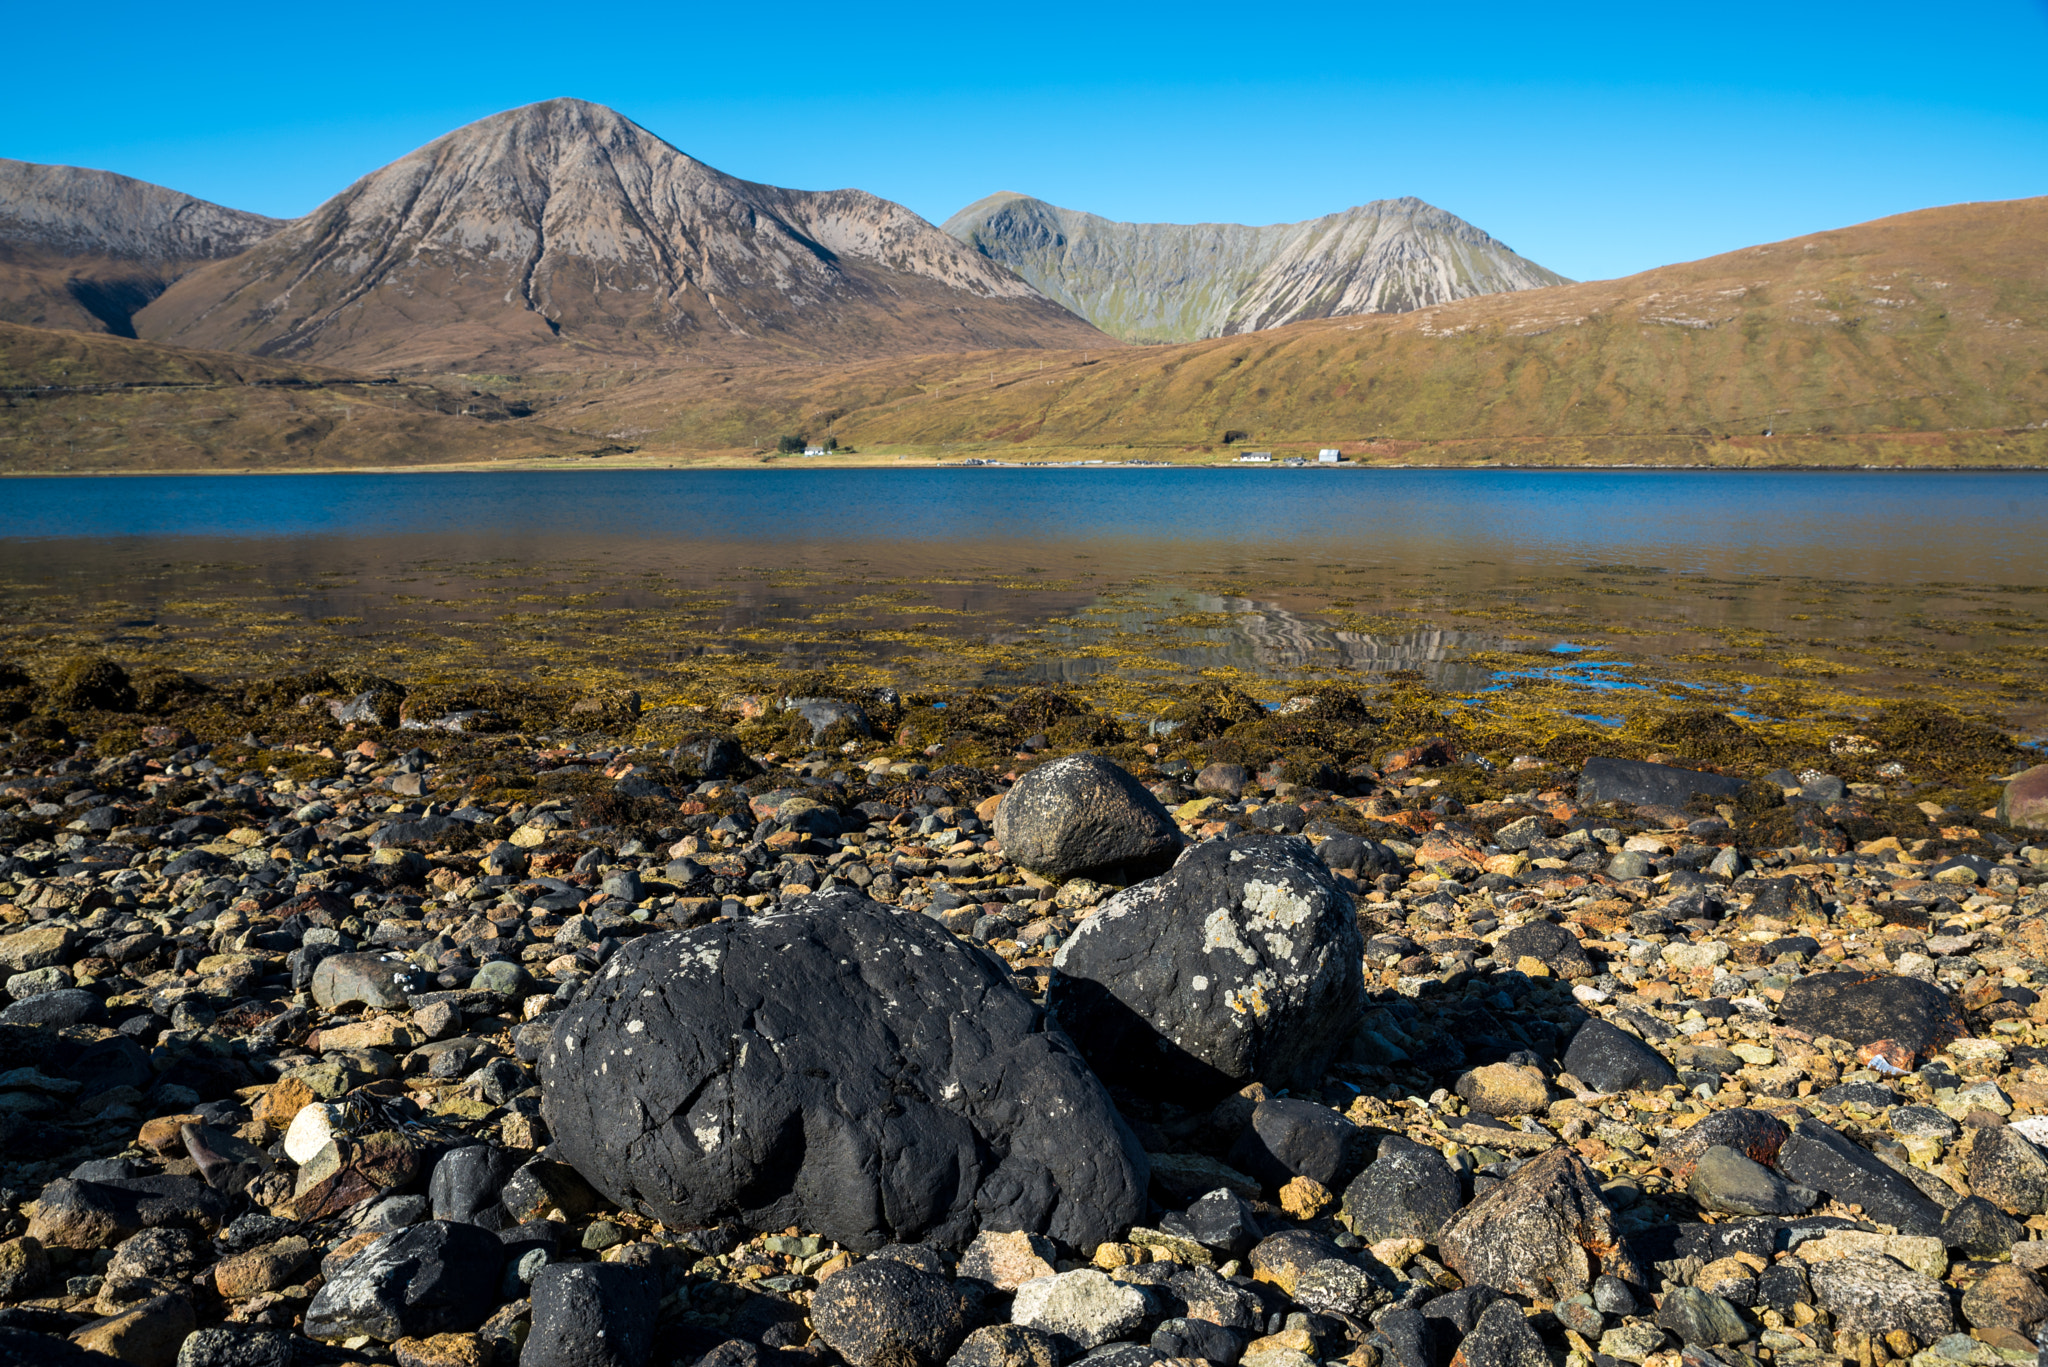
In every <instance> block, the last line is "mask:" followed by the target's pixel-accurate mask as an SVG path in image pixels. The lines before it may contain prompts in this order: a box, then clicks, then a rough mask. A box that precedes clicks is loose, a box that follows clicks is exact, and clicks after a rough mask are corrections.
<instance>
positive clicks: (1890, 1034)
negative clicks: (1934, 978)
mask: <svg viewBox="0 0 2048 1367" xmlns="http://www.w3.org/2000/svg"><path fill="white" fill-rule="evenodd" d="M1778 1014H1779V1016H1780V1017H1781V1018H1782V1019H1783V1020H1784V1022H1785V1024H1787V1025H1789V1026H1791V1027H1792V1028H1793V1029H1795V1030H1804V1031H1805V1032H1806V1033H1807V1034H1809V1035H1816V1036H1818V1035H1833V1036H1834V1037H1835V1038H1836V1039H1840V1040H1847V1041H1848V1042H1849V1043H1851V1044H1855V1045H1866V1044H1876V1043H1879V1042H1880V1041H1890V1043H1891V1044H1893V1045H1895V1046H1897V1047H1896V1049H1887V1050H1885V1051H1884V1053H1885V1058H1886V1061H1887V1062H1888V1063H1889V1064H1890V1066H1891V1067H1893V1068H1894V1069H1897V1070H1907V1069H1911V1068H1913V1067H1915V1066H1916V1065H1918V1064H1919V1063H1921V1062H1923V1061H1925V1060H1926V1059H1928V1058H1931V1057H1932V1056H1933V1055H1935V1054H1936V1053H1939V1052H1940V1050H1941V1048H1942V1046H1943V1045H1945V1044H1948V1043H1951V1042H1952V1041H1954V1040H1958V1039H1961V1038H1962V1037H1963V1036H1964V1035H1966V1034H1968V1033H1969V1031H1968V1030H1966V1029H1965V1028H1964V1026H1963V1013H1962V1012H1961V1011H1960V1010H1959V1009H1957V1007H1956V1004H1955V1002H1954V1001H1952V1000H1950V998H1949V995H1948V994H1947V993H1946V992H1943V991H1942V990H1941V989H1940V988H1938V987H1936V986H1935V985H1934V984H1933V983H1924V982H1921V981H1920V980H1919V979H1918V978H1902V977H1896V976H1894V975H1892V974H1889V973H1814V974H1810V975H1808V976H1807V977H1804V978H1801V979H1800V980H1799V981H1797V982H1795V983H1793V984H1792V985H1791V986H1790V987H1788V988H1786V989H1785V1000H1784V1002H1783V1003H1782V1004H1781V1005H1780V1006H1779V1008H1778Z"/></svg>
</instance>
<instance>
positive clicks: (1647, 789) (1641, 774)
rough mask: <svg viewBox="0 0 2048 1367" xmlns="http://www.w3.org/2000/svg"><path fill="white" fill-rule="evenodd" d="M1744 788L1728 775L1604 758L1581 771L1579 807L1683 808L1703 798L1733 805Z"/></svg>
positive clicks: (1591, 762)
mask: <svg viewBox="0 0 2048 1367" xmlns="http://www.w3.org/2000/svg"><path fill="white" fill-rule="evenodd" d="M1744 786H1745V784H1744V782H1743V780H1741V779H1739V778H1734V777H1731V776H1730V775H1727V774H1703V773H1701V772H1699V771H1698V770H1696V769H1680V768H1677V767H1676V766H1674V765H1669V764H1650V763H1648V762H1646V761H1644V760H1639V759H1609V758H1607V757H1606V756H1604V755H1603V756H1600V757H1598V758H1595V759H1589V760H1587V761H1586V767H1585V768H1584V769H1581V770H1580V771H1579V804H1580V805H1581V806H1585V807H1591V806H1596V805H1598V804H1599V803H1602V802H1626V803H1630V804H1631V805H1633V806H1637V807H1643V806H1658V807H1678V808H1683V807H1684V806H1685V804H1686V803H1688V802H1690V801H1691V800H1692V799H1693V798H1695V797H1702V796H1704V797H1711V798H1716V799H1719V800H1723V801H1730V802H1732V801H1733V800H1734V799H1735V798H1736V797H1737V795H1739V794H1740V793H1741V792H1742V790H1743V788H1744Z"/></svg>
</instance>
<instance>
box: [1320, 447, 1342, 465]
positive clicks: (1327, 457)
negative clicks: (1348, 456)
mask: <svg viewBox="0 0 2048 1367" xmlns="http://www.w3.org/2000/svg"><path fill="white" fill-rule="evenodd" d="M1343 460H1344V453H1343V452H1342V451H1339V450H1338V449H1337V448H1336V447H1334V446H1325V447H1324V448H1323V449H1322V450H1320V451H1318V452H1316V461H1317V463H1319V464H1322V465H1339V464H1342V463H1343Z"/></svg>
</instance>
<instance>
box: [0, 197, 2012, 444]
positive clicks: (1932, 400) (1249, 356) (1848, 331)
mask: <svg viewBox="0 0 2048 1367" xmlns="http://www.w3.org/2000/svg"><path fill="white" fill-rule="evenodd" d="M2043 240H2048V200H2023V201H2016V202H2012V203H2003V204H1970V205H1957V206H1953V207H1950V208H1943V209H1930V210H1925V211H1922V212H1919V213H1913V214H1904V215H1900V216H1898V217H1896V218H1890V219H1884V220H1880V221H1878V222H1875V223H1868V224H1863V225H1860V226H1857V227H1853V228H1845V229H1841V230H1839V231H1834V232H1827V233H1819V234H1815V235H1813V236H1810V237H1805V238H1798V239H1794V240H1792V241H1790V242H1783V243H1775V244H1771V245H1769V246H1764V247H1757V248H1751V249H1748V250H1745V251H1740V252H1732V253H1729V254H1727V255H1725V256H1720V257H1714V258H1711V259H1708V260H1705V261H1699V262H1692V263H1688V264H1684V265H1678V266H1669V267H1664V268H1660V269H1658V270H1655V271H1649V272H1646V273H1644V274H1642V275H1638V276H1634V277H1631V278H1629V279H1625V280H1614V281H1601V282H1594V283H1589V284H1580V285H1571V286H1566V287H1561V288H1556V289H1548V290H1534V291H1528V292H1523V293H1518V294H1503V295H1494V296H1488V297H1484V298H1476V299H1467V300H1461V301H1459V302H1456V303H1452V304H1445V305H1441V306H1437V307H1434V308H1430V309H1425V310H1421V311H1419V312H1416V313H1410V314H1403V315H1393V316H1371V317H1356V318H1347V319H1330V320H1320V321H1314V322H1303V323H1296V324H1293V325H1290V326H1288V327H1286V328H1281V329H1277V330H1274V331H1271V332H1264V333H1257V334H1250V335H1245V336H1236V337H1226V338H1219V339H1215V340H1211V341H1205V342H1198V343H1192V344H1188V345H1183V346H1172V347H1164V346H1162V347H1147V348H1121V347H1110V348H1107V349H1103V348H1096V347H1090V348H1089V349H1087V350H1085V351H1080V350H1065V351H1054V350H1044V349H1034V350H1010V351H992V352H980V353H971V354H955V355H924V356H899V357H892V358H884V359H878V360H871V361H865V362H859V363H854V364H845V365H837V366H830V367H826V366H820V365H818V364H815V363H811V364H799V363H782V364H753V365H738V364H710V363H700V364H684V365H668V366H662V365H660V364H659V363H648V362H642V363H639V364H637V365H636V364H632V363H630V362H629V363H626V364H612V365H609V366H606V365H603V364H602V358H594V359H593V361H592V365H591V368H590V369H589V370H587V371H585V372H583V373H580V374H578V373H571V372H542V371H529V372H527V373H526V374H525V375H524V377H523V378H514V377H508V376H503V375H500V376H496V377H493V378H490V379H484V378H476V379H473V380H470V381H466V382H462V383H458V382H457V381H455V380H454V379H452V378H449V377H445V376H444V377H442V378H440V379H438V380H436V382H435V385H415V386H411V387H396V388H381V387H371V386H366V385H365V386H358V387H357V390H354V391H351V392H352V393H359V394H360V396H361V402H362V403H363V404H364V405H368V406H369V407H373V408H376V409H377V410H378V411H379V413H380V414H382V415H383V416H379V417H378V418H377V419H376V421H375V422H368V423H366V422H362V421H357V422H355V424H354V425H348V424H337V425H334V426H332V427H330V428H325V429H320V430H318V431H317V432H315V433H314V434H313V435H312V436H310V437H306V436H301V437H299V438H297V439H296V440H297V441H298V442H299V445H297V446H276V447H273V446H269V445H266V443H267V442H270V441H271V440H272V438H273V436H275V435H277V434H282V433H287V432H304V431H307V430H308V429H306V428H304V427H301V426H294V424H295V423H299V422H301V420H302V415H301V416H299V417H295V416H293V415H294V413H295V412H297V410H296V409H294V408H292V407H291V406H289V405H286V404H285V403H284V402H283V400H282V399H279V398H277V397H276V395H277V391H275V390H274V389H266V388H264V387H263V386H261V385H260V384H256V383H248V382H245V381H254V380H259V379H263V378H270V377H272V376H274V375H294V374H296V375H302V376H305V377H311V378H317V377H328V378H333V377H337V376H345V375H346V372H332V371H325V370H321V369H320V368H318V367H307V366H294V365H290V364H281V363H279V362H277V361H275V360H272V361H256V360H253V359H251V358H247V357H234V356H226V355H222V354H219V353H195V352H189V351H185V350H182V349H179V348H171V347H153V346H149V345H146V344H140V343H134V342H120V341H117V340H115V339H112V338H104V337H102V338H85V337H79V336H76V335H72V336H70V337H69V338H68V340H67V339H66V337H65V335H64V334H56V333H27V332H26V331H25V330H21V329H14V330H12V331H11V332H8V333H6V334H5V338H7V339H11V340H6V341H5V343H4V344H0V380H4V382H5V383H6V384H12V385H21V384H51V383H55V384H75V383H77V381H78V376H79V373H80V367H81V366H83V367H85V368H86V370H87V371H89V372H90V373H91V374H93V375H94V376H97V377H99V378H101V379H112V380H120V381H124V382H128V383H134V382H136V381H139V380H149V379H154V378H171V379H178V378H184V377H187V376H191V375H196V376H198V377H199V378H201V379H205V380H206V381H207V383H209V384H215V383H217V384H221V385H224V386H227V387H228V388H229V389H231V390H232V393H233V397H234V400H235V403H236V404H237V405H244V406H241V407H237V408H236V409H235V410H234V411H235V414H236V415H237V416H236V418H235V423H237V424H240V425H238V426H233V435H232V436H231V437H222V436H218V435H215V433H216V428H215V427H209V426H207V423H214V422H216V419H213V418H208V419H206V420H205V421H201V420H200V419H197V418H192V417H189V416H187V414H188V410H192V411H204V412H206V413H212V412H214V411H215V406H216V404H217V403H218V400H217V398H216V397H215V391H211V390H190V391H171V390H162V391H157V392H156V394H155V397H154V398H152V399H151V400H150V401H149V403H148V404H147V405H143V404H140V403H139V402H138V401H137V400H136V398H135V396H133V395H126V394H125V392H124V394H123V395H120V396H104V397H94V396H93V395H89V394H86V395H72V396H69V397H67V398H65V399H64V400H63V401H62V405H61V406H60V405H59V404H58V403H57V402H56V401H54V400H52V399H48V398H42V399H35V400H29V401H20V400H17V401H15V403H14V405H13V407H11V408H9V409H8V410H6V411H5V412H4V413H0V466H4V467H5V468H12V469H23V468H31V467H32V466H34V465H35V463H36V462H50V461H53V460H56V459H59V458H60V456H57V455H53V454H52V452H53V451H57V450H58V449H59V448H58V447H56V446H53V445H52V441H53V440H54V437H53V429H52V428H51V427H50V424H51V423H52V422H56V421H57V415H59V414H60V413H61V414H63V415H65V416H64V417H63V420H62V423H60V424H59V425H60V426H64V427H65V429H66V430H68V431H75V432H87V431H90V432H91V433H93V435H92V436H91V438H90V439H89V440H87V441H84V442H83V445H82V449H89V450H90V451H92V452H93V453H94V455H93V460H92V463H93V464H94V465H96V466H99V467H107V468H112V467H118V466H121V465H123V464H133V465H136V466H161V465H164V464H170V463H175V462H174V461H173V460H172V459H171V454H170V453H173V452H185V453H187V454H190V455H193V456H194V457H195V458H194V459H193V460H191V461H190V462H188V463H191V464H195V465H207V466H211V465H223V464H235V465H240V464H246V463H248V462H250V461H251V460H258V459H260V460H261V461H262V462H263V463H265V464H268V465H276V466H289V465H292V464H315V463H324V464H351V463H364V464H368V463H382V462H383V461H384V460H387V459H388V460H407V461H416V460H429V459H441V460H487V459H511V458H518V457H521V456H530V455H535V454H555V453H558V452H560V451H564V450H587V449H592V448H602V447H605V446H607V445H610V446H615V447H616V446H630V447H635V448H638V449H639V451H640V453H641V455H642V457H646V456H658V457H664V458H665V457H668V456H672V455H676V454H687V453H691V452H711V451H726V452H733V451H744V450H746V449H749V448H751V447H753V446H754V445H755V444H756V443H757V442H760V441H763V440H766V441H770V442H772V441H773V439H774V438H775V437H776V436H778V435H781V434H785V433H803V434H806V435H810V436H814V437H816V436H822V435H824V434H826V433H828V432H829V433H832V434H834V435H836V436H837V437H838V438H839V439H840V440H841V442H842V443H850V444H852V445H854V446H856V447H858V448H860V449H861V450H862V451H864V452H867V453H870V454H873V453H878V452H897V451H903V452H911V453H923V454H940V453H951V454H957V455H970V454H980V455H987V456H1000V457H1004V458H1027V459H1028V458H1031V457H1033V456H1034V455H1036V456H1047V455H1055V454H1057V455H1059V456H1061V457H1064V458H1073V457H1077V456H1091V455H1092V456H1097V457H1101V458H1104V459H1127V458H1146V459H1162V458H1167V459H1203V458H1208V459H1225V458H1227V454H1228V448H1226V447H1224V446H1223V444H1222V443H1221V440H1220V439H1221V437H1222V434H1223V433H1224V432H1225V431H1239V432H1245V433H1248V434H1249V440H1250V442H1251V444H1253V445H1258V446H1275V447H1279V448H1281V449H1283V450H1287V449H1293V450H1300V449H1304V448H1313V447H1315V446H1319V445H1325V444H1331V443H1335V444H1340V445H1342V446H1344V447H1345V449H1346V450H1347V451H1349V452H1351V453H1352V454H1353V455H1361V456H1366V457H1370V458H1387V459H1398V460H1404V461H1419V462H1432V461H1463V460H1469V459H1482V458H1493V459H1511V460H1536V461H1552V460H1557V461H1569V462H1581V461H1587V462H1596V463H1610V462H1630V461H1649V462H1664V463H1672V462H1706V463H1716V464H1720V463H1733V464H1771V463H1783V464H1803V463H1826V464H1837V465H1844V464H1849V465H1853V464H1860V463H1867V462H1871V461H1877V462H1881V463H1887V464H1891V463H1909V464H1925V463H1934V464H1942V463H1967V464H2040V463H2043V461H2044V458H2048V268H2044V267H2043V266H2042V265H2041V263H2040V261H2039V256H2038V251H2037V244H2038V243H2039V242H2041V241H2043ZM31 338H42V339H44V341H43V342H40V343H37V344H35V345H30V344H29V340H28V339H31ZM60 341H61V342H64V343H65V345H67V346H71V347H73V348H78V349H77V350H72V351H61V350H52V349H51V348H52V347H53V346H55V344H56V343H57V342H60ZM65 370H69V371H71V372H72V373H71V374H69V375H65V374H62V373H60V372H62V371H65ZM472 385H473V386H474V387H476V388H479V389H483V390H488V391H490V393H489V394H487V395H482V396H478V395H472V394H470V393H469V388H468V386H472ZM436 386H438V387H436ZM472 404H476V405H481V406H482V407H483V408H484V410H485V411H487V412H491V413H497V412H507V411H511V409H510V408H509V407H508V405H516V406H519V407H530V408H531V409H532V410H533V412H534V413H535V415H536V416H534V417H529V418H524V419H508V420H503V421H490V420H488V419H485V418H480V417H478V416H474V415H472V416H463V415H462V413H461V410H462V409H463V408H464V407H466V406H470V405H472ZM116 410H123V411H124V414H125V415H124V416H121V417H120V418H119V420H118V421H116V420H115V418H114V417H113V416H95V414H102V415H113V414H115V413H116ZM429 414H431V415H432V418H433V419H435V420H436V421H429V418H428V415H429ZM394 415H403V417H404V421H405V422H409V423H414V424H415V426H413V427H411V428H405V429H403V430H404V431H406V432H410V433H412V435H411V436H408V437H406V438H405V439H404V440H400V439H398V438H397V437H394V436H392V435H390V434H391V432H392V431H393V430H394V429H393V428H392V426H391V425H392V424H394V423H398V422H399V420H400V418H399V416H394ZM32 418H33V422H31V419H32ZM543 423H544V424H545V427H542V426H540V424H543ZM36 424H41V425H40V426H36ZM2029 429H2031V430H2029ZM222 430H225V429H222ZM1766 430H1770V431H1772V432H1774V433H1775V434H1776V435H1775V436H1773V437H1771V438H1769V439H1765V438H1763V437H1762V436H1761V435H1760V434H1761V433H1763V432H1764V431H1766ZM194 434H205V435H204V436H203V438H202V437H200V436H195V435H194ZM309 443H310V444H309ZM1204 448H1212V449H1211V451H1210V452H1209V453H1208V454H1207V455H1206V457H1205V453H1204ZM129 451H133V452H135V453H137V454H134V455H132V456H131V455H128V454H124V453H125V452H129ZM252 452H253V453H257V454H251V453H252ZM10 453H11V454H10ZM202 457H203V458H202ZM38 468H40V467H38Z"/></svg>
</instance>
